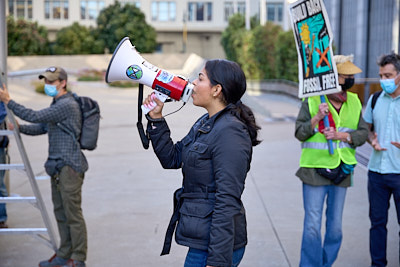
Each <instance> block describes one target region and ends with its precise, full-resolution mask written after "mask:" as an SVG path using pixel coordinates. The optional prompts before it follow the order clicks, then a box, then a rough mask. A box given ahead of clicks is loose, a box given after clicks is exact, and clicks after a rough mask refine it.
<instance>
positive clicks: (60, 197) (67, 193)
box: [51, 166, 87, 261]
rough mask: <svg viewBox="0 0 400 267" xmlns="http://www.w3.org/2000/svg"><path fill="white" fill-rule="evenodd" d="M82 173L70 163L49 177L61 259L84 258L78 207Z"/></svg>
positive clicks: (83, 230) (84, 237)
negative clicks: (70, 165)
mask: <svg viewBox="0 0 400 267" xmlns="http://www.w3.org/2000/svg"><path fill="white" fill-rule="evenodd" d="M83 177H84V175H83V174H79V173H77V172H76V171H74V170H73V169H72V168H71V167H69V166H64V167H62V169H61V171H60V173H59V174H58V175H57V176H55V177H52V179H51V192H52V200H53V205H54V215H55V217H56V221H57V226H58V232H59V233H60V247H59V249H58V250H57V256H59V257H61V258H64V259H69V258H71V259H74V260H79V261H85V260H86V252H87V232H86V224H85V220H84V218H83V214H82V207H81V203H82V196H81V195H82V184H83Z"/></svg>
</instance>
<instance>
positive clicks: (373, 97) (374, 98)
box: [371, 91, 382, 132]
mask: <svg viewBox="0 0 400 267" xmlns="http://www.w3.org/2000/svg"><path fill="white" fill-rule="evenodd" d="M381 93H382V91H378V92H375V93H374V94H373V95H372V101H371V109H372V114H373V113H374V108H375V105H376V101H377V100H378V97H379V96H380V95H381ZM373 131H374V116H372V123H371V132H373Z"/></svg>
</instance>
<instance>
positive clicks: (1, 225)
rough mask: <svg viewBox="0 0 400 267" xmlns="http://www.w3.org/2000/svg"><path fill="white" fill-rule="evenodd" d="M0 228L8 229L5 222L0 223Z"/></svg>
mask: <svg viewBox="0 0 400 267" xmlns="http://www.w3.org/2000/svg"><path fill="white" fill-rule="evenodd" d="M0 228H8V225H7V223H6V222H5V221H2V222H0Z"/></svg>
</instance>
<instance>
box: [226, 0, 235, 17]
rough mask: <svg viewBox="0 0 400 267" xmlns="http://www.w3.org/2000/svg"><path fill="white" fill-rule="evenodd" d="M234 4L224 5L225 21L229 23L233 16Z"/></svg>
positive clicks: (227, 3)
mask: <svg viewBox="0 0 400 267" xmlns="http://www.w3.org/2000/svg"><path fill="white" fill-rule="evenodd" d="M233 13H234V11H233V2H225V3H224V19H225V21H228V20H229V18H230V17H231V16H232V15H233Z"/></svg>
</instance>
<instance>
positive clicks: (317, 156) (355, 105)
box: [300, 92, 361, 169]
mask: <svg viewBox="0 0 400 267" xmlns="http://www.w3.org/2000/svg"><path fill="white" fill-rule="evenodd" d="M326 102H327V103H328V105H329V110H330V112H331V114H332V118H333V120H334V121H335V124H336V130H337V131H338V132H347V133H350V132H353V131H355V130H356V129H357V128H358V121H359V118H360V113H361V102H360V100H359V99H358V96H357V95H356V94H354V93H350V92H347V101H346V102H344V103H343V105H342V107H341V109H340V114H338V113H337V112H336V109H335V108H334V107H333V106H332V105H331V104H330V103H329V101H326ZM320 103H321V100H320V97H319V96H316V97H310V98H308V106H309V110H310V115H311V117H314V116H315V115H316V114H317V112H318V109H319V105H320ZM315 132H316V133H315V134H314V135H313V136H311V137H310V138H308V139H307V140H306V141H305V142H302V143H301V148H302V153H301V157H300V166H301V167H307V168H330V169H333V168H336V167H337V166H339V164H340V161H343V162H345V163H347V164H356V163H357V160H356V158H355V149H354V148H353V147H352V146H351V145H350V144H348V143H346V142H342V141H340V140H333V142H332V143H333V149H334V154H333V155H330V154H329V151H328V143H327V140H326V138H325V136H324V135H323V134H321V133H320V132H319V131H318V125H317V126H316V129H315Z"/></svg>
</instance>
